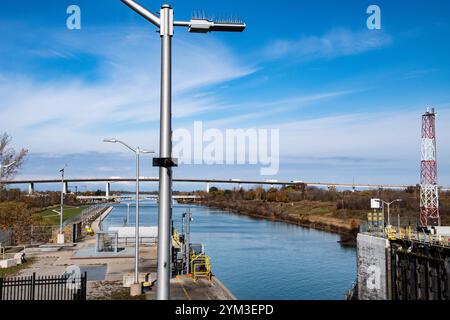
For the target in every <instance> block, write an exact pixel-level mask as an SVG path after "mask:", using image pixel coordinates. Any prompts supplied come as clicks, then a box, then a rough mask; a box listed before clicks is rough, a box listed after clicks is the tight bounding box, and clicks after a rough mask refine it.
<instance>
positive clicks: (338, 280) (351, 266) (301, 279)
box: [103, 202, 356, 300]
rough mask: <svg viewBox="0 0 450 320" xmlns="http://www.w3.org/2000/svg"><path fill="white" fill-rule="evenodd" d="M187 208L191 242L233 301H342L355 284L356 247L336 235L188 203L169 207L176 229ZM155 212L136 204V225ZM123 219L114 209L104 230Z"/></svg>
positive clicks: (121, 209)
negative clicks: (206, 257)
mask: <svg viewBox="0 0 450 320" xmlns="http://www.w3.org/2000/svg"><path fill="white" fill-rule="evenodd" d="M188 208H190V210H191V213H192V215H193V219H194V220H193V222H192V223H191V243H203V244H204V245H205V251H206V253H207V254H208V255H209V256H210V257H211V264H212V271H213V273H214V274H215V275H216V276H217V277H218V278H219V279H220V280H221V281H222V282H223V283H224V284H225V286H226V287H227V288H228V289H230V291H231V292H232V293H233V294H234V295H235V296H236V297H237V298H238V299H308V300H316V299H344V296H345V293H346V291H347V290H348V289H349V288H350V287H351V285H352V283H353V281H354V280H355V277H356V263H355V259H356V253H355V249H354V248H349V247H343V246H341V245H340V244H339V243H338V242H337V241H338V240H339V236H338V235H336V234H332V233H328V232H323V231H318V230H314V229H307V228H302V227H298V226H295V225H291V224H287V223H283V222H273V221H267V220H262V219H255V218H251V217H246V216H241V215H236V214H231V213H227V212H224V211H221V210H217V209H211V208H206V207H199V206H193V205H175V206H174V208H173V220H174V226H175V227H176V228H177V229H178V230H181V215H182V213H183V212H185V211H186V210H187V209H188ZM134 209H135V207H134V206H133V205H130V213H131V214H130V222H131V224H130V225H134ZM157 210H158V208H157V205H156V204H155V203H150V202H143V203H141V210H140V222H141V225H142V226H157V224H158V223H157ZM126 216H127V206H126V205H125V204H120V205H116V206H115V208H114V210H113V211H112V212H111V214H110V215H109V216H108V217H107V218H106V220H105V221H104V223H103V228H105V229H106V228H108V226H121V225H123V221H124V218H125V217H126Z"/></svg>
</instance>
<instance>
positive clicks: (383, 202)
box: [380, 199, 403, 226]
mask: <svg viewBox="0 0 450 320" xmlns="http://www.w3.org/2000/svg"><path fill="white" fill-rule="evenodd" d="M380 201H381V203H382V204H383V210H384V205H387V207H388V221H387V223H388V226H390V225H391V213H390V206H391V204H393V203H395V202H402V201H403V199H395V200H393V201H391V202H387V201H384V200H382V199H380Z"/></svg>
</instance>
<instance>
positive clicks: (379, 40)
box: [264, 28, 393, 61]
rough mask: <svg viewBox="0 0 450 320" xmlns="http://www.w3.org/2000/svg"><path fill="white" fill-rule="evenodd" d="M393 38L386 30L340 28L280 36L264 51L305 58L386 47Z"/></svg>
mask: <svg viewBox="0 0 450 320" xmlns="http://www.w3.org/2000/svg"><path fill="white" fill-rule="evenodd" d="M392 42H393V38H392V36H390V35H389V34H387V33H384V32H383V31H370V30H364V31H351V30H348V29H343V28H340V29H333V30H331V31H329V32H328V33H326V34H324V35H321V36H315V35H309V36H303V37H301V38H300V39H297V40H277V41H274V42H272V43H270V44H269V45H268V46H267V47H266V48H265V50H264V53H265V56H266V57H267V58H270V59H277V58H282V57H286V56H289V57H292V58H293V59H295V60H297V61H302V60H311V59H319V58H335V57H340V56H350V55H356V54H361V53H364V52H367V51H371V50H375V49H379V48H382V47H385V46H387V45H389V44H391V43H392Z"/></svg>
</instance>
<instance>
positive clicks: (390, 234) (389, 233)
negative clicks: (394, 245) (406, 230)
mask: <svg viewBox="0 0 450 320" xmlns="http://www.w3.org/2000/svg"><path fill="white" fill-rule="evenodd" d="M385 231H386V237H387V238H388V240H395V239H396V238H397V234H396V230H395V228H393V227H392V226H387V227H386V228H385Z"/></svg>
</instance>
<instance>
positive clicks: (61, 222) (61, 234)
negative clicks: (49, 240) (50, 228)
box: [57, 164, 67, 244]
mask: <svg viewBox="0 0 450 320" xmlns="http://www.w3.org/2000/svg"><path fill="white" fill-rule="evenodd" d="M66 167H67V164H65V165H64V167H62V168H61V169H60V170H59V172H60V173H61V203H60V210H59V235H58V239H57V242H58V244H63V243H64V233H63V215H64V191H65V188H64V171H65V169H66Z"/></svg>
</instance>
